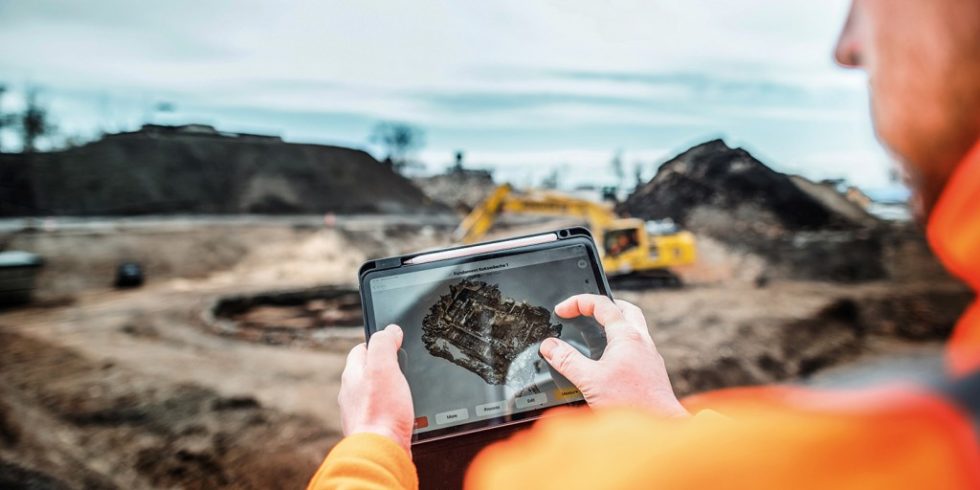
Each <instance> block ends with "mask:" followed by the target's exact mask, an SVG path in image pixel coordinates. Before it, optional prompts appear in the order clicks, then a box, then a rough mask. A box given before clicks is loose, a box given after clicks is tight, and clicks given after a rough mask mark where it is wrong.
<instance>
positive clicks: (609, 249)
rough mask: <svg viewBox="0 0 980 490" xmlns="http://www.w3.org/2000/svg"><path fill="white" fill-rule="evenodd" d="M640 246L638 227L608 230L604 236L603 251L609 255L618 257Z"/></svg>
mask: <svg viewBox="0 0 980 490" xmlns="http://www.w3.org/2000/svg"><path fill="white" fill-rule="evenodd" d="M639 246H640V231H639V230H637V229H636V228H624V229H620V230H607V231H606V232H605V234H604V236H603V237H602V251H603V252H604V253H605V254H606V256H607V257H618V256H620V255H622V254H624V253H626V252H629V251H630V250H634V249H636V248H637V247H639Z"/></svg>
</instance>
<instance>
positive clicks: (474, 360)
mask: <svg viewBox="0 0 980 490" xmlns="http://www.w3.org/2000/svg"><path fill="white" fill-rule="evenodd" d="M360 286H361V299H362V305H363V308H364V318H365V329H366V334H367V336H368V338H370V336H371V334H373V333H374V332H376V331H378V330H379V329H383V328H384V327H385V326H387V325H388V324H392V323H394V324H397V325H399V326H401V327H402V330H403V331H404V333H405V335H404V340H403V342H402V349H401V350H400V351H399V365H400V366H401V368H402V371H403V372H404V373H405V377H406V378H407V379H408V384H409V387H410V389H411V392H412V400H413V402H414V405H415V417H416V418H415V427H414V430H413V434H412V441H413V444H417V443H422V442H426V441H431V440H436V439H443V438H447V437H454V436H459V435H462V434H467V433H471V432H475V431H481V430H488V429H493V428H496V427H500V426H503V425H509V424H515V423H521V422H527V421H530V420H533V419H535V418H537V417H539V416H540V415H541V414H542V413H543V412H544V410H546V409H548V408H552V407H556V406H560V405H572V404H580V403H583V398H582V394H581V393H579V391H578V390H577V389H576V388H575V386H574V385H572V383H571V382H569V381H568V380H567V379H565V378H564V377H563V376H561V375H560V374H559V373H558V372H557V371H555V370H554V369H552V368H551V366H550V365H549V364H548V362H547V361H545V360H544V359H543V358H541V356H540V354H539V351H538V349H539V347H540V345H541V341H542V340H544V339H546V338H548V337H559V338H561V339H562V340H564V341H566V342H568V343H569V344H571V345H572V346H574V347H575V348H576V349H578V350H579V351H580V352H582V353H583V354H585V355H586V356H588V357H590V358H593V359H598V358H599V357H600V356H601V355H602V351H603V350H604V349H605V346H606V339H605V335H604V333H603V330H602V328H601V327H600V326H599V325H598V324H597V323H596V322H595V320H593V319H592V318H588V317H580V318H575V319H571V320H568V319H563V318H559V317H558V316H557V315H555V313H554V307H555V305H557V304H558V303H559V302H561V301H562V300H564V299H566V298H568V297H569V296H572V295H575V294H583V293H591V294H603V295H609V285H608V282H607V281H606V277H605V274H604V273H603V270H602V265H601V262H600V260H599V255H598V253H597V251H596V247H595V243H594V242H593V241H592V237H591V235H590V234H589V232H588V231H587V230H586V229H584V228H569V229H563V230H558V231H555V232H553V233H545V234H541V235H533V236H525V237H520V238H515V239H510V240H501V241H496V242H489V243H483V244H478V245H472V246H467V247H459V248H453V249H448V250H441V251H437V252H428V253H420V254H413V255H406V256H402V257H391V258H387V259H380V260H374V261H369V262H367V263H366V264H364V266H362V268H361V272H360ZM369 342H370V340H369Z"/></svg>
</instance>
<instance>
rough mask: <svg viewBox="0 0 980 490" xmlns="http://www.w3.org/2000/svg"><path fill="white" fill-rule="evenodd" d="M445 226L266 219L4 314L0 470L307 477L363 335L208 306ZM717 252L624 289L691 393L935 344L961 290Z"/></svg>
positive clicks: (385, 250) (297, 481) (307, 278)
mask: <svg viewBox="0 0 980 490" xmlns="http://www.w3.org/2000/svg"><path fill="white" fill-rule="evenodd" d="M236 236H237V237H238V238H239V239H240V237H242V236H252V235H249V234H248V233H238V234H237V235H236ZM444 236H445V235H444V233H442V232H440V231H439V230H438V229H436V230H433V229H429V230H428V231H425V227H419V226H415V227H406V228H398V227H385V228H380V227H374V226H371V225H369V224H367V225H362V226H354V225H352V226H348V227H342V228H341V229H338V230H326V231H315V230H309V229H297V228H295V227H287V228H286V231H282V230H280V231H269V230H267V229H263V230H262V231H261V233H260V234H258V235H255V236H254V238H249V239H248V240H246V241H245V243H246V244H247V245H248V247H249V249H248V250H247V251H244V252H242V253H241V254H240V255H241V257H238V258H237V259H236V260H235V261H234V263H233V264H228V263H226V261H225V259H222V260H221V261H220V262H221V264H220V265H221V267H220V269H221V270H218V268H215V270H213V271H211V272H210V273H208V272H207V271H206V267H204V266H202V269H201V270H196V271H195V274H194V275H193V276H194V277H195V278H194V279H187V278H182V277H179V276H180V274H176V273H175V274H174V276H175V277H170V278H165V279H159V280H152V278H151V283H150V284H149V285H148V286H147V287H145V288H143V289H139V290H134V291H125V292H118V291H110V290H106V289H88V290H86V291H85V292H81V293H75V294H73V295H72V297H71V300H70V301H65V302H61V303H58V304H53V305H49V306H48V307H34V308H26V309H20V310H15V311H8V312H6V313H0V475H3V476H0V486H4V484H5V483H9V482H10V481H13V482H17V483H18V484H20V485H24V484H25V482H32V484H33V485H34V487H33V488H117V487H126V488H151V487H154V488H159V487H179V488H220V487H228V488H233V487H234V488H242V487H246V488H251V487H265V488H287V487H288V488H295V487H298V486H302V485H303V484H304V483H305V481H306V479H307V478H309V476H310V475H311V474H312V471H313V469H314V468H315V466H316V464H317V463H318V462H319V460H320V458H322V456H323V455H324V454H325V453H326V451H327V450H328V449H329V448H330V447H331V446H332V445H333V444H334V443H335V442H336V441H337V440H338V438H339V432H340V428H339V420H338V411H337V407H336V395H337V391H338V389H339V380H340V373H341V371H342V368H343V363H344V360H345V356H346V352H347V351H348V350H349V349H350V348H351V347H352V346H353V345H354V344H356V343H357V342H359V341H360V338H359V336H358V335H356V334H355V335H348V336H338V337H336V338H332V340H330V341H329V342H328V343H326V344H325V345H320V346H319V347H318V348H316V349H312V348H303V347H295V346H294V347H284V346H272V345H264V344H261V343H253V342H245V341H242V340H239V339H236V338H230V337H222V336H217V335H214V334H213V332H212V330H211V329H210V328H208V325H207V324H206V323H205V321H204V320H203V319H202V314H203V312H204V311H205V310H206V309H208V308H209V307H210V306H211V305H212V304H213V303H214V301H216V300H217V299H218V298H219V297H222V296H223V295H227V294H238V293H241V292H248V291H260V290H266V289H277V288H286V287H298V286H310V285H314V284H329V283H351V282H353V277H354V274H355V271H356V267H357V265H358V263H359V262H360V260H361V259H362V258H366V257H368V256H379V255H390V254H392V253H399V252H404V251H407V250H412V249H423V248H428V247H434V246H438V245H440V244H443V243H445V238H444ZM105 238H106V239H109V238H111V237H105ZM207 240H217V238H215V234H214V233H210V234H208V235H207ZM219 245H220V243H219ZM215 246H217V245H215ZM712 246H715V247H717V245H712ZM81 258H84V257H81ZM63 260H67V259H63ZM738 260H742V259H741V258H740V259H738ZM710 263H712V264H718V267H719V268H725V267H727V269H725V271H724V274H721V276H720V277H722V279H719V280H714V281H703V282H700V283H698V282H697V281H695V284H693V285H692V286H691V287H688V288H686V289H683V290H678V291H650V292H628V293H623V294H621V295H617V296H619V297H622V298H624V299H627V300H629V301H632V302H635V303H636V304H638V305H640V306H641V307H642V308H643V309H644V311H645V312H646V314H647V317H648V319H649V321H650V329H651V332H652V334H653V336H654V339H655V340H656V341H657V343H658V345H659V347H660V349H661V351H662V353H663V355H664V357H665V359H666V361H667V365H668V367H669V368H670V371H671V376H672V379H673V382H674V384H675V387H676V388H677V390H678V391H679V392H681V393H684V394H686V393H693V392H697V391H702V390H706V389H711V388H717V387H722V386H732V385H741V384H755V383H764V382H772V381H791V380H805V379H808V378H812V377H814V376H820V375H821V373H827V372H835V371H843V372H846V369H847V367H848V366H853V365H855V364H859V363H863V362H870V361H873V360H875V359H878V358H881V357H885V356H893V355H895V354H896V353H897V354H899V355H903V356H931V355H934V354H935V353H937V352H938V350H939V346H940V345H941V342H942V339H944V338H945V336H946V335H948V332H949V331H950V329H951V327H952V325H953V323H954V321H955V318H956V316H958V314H959V312H960V311H962V308H963V307H964V306H965V304H966V303H967V302H968V301H969V300H970V298H971V295H970V294H969V293H968V292H967V291H966V290H965V289H964V288H963V287H962V286H960V285H958V284H956V283H954V282H952V281H949V280H939V279H936V278H934V277H930V278H928V280H926V279H922V278H918V279H917V278H916V277H911V278H908V280H903V281H902V282H900V283H899V282H895V281H890V282H876V283H867V284H860V285H840V284H832V283H819V282H773V283H771V284H768V285H767V286H766V287H765V288H757V287H755V286H754V285H752V283H751V282H749V281H745V280H740V279H739V277H738V275H737V274H733V273H732V270H735V271H736V272H737V270H739V269H740V267H739V264H742V263H743V262H738V261H735V262H733V261H731V260H729V259H727V258H726V257H725V256H724V254H722V253H720V252H717V253H715V252H713V255H712V256H711V261H710ZM733 264H734V265H733ZM702 272H704V271H702ZM709 272H710V271H709ZM716 276H717V274H716ZM703 277H714V276H711V274H705V275H704V276H703ZM4 478H7V479H8V480H9V481H5V480H4ZM45 485H47V486H45Z"/></svg>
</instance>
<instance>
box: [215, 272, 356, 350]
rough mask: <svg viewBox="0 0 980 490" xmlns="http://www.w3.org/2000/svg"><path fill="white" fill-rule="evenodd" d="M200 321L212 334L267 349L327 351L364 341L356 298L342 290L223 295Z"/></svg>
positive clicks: (350, 290) (353, 292) (326, 288)
mask: <svg viewBox="0 0 980 490" xmlns="http://www.w3.org/2000/svg"><path fill="white" fill-rule="evenodd" d="M204 319H205V322H206V323H207V324H208V325H210V327H211V329H212V331H213V332H214V333H216V334H218V335H221V336H226V337H233V338H237V339H240V340H244V341H248V342H256V343H263V344H269V345H289V346H291V345H300V346H310V347H329V346H333V345H335V344H336V342H337V341H338V340H345V339H347V340H358V339H362V338H363V336H364V330H363V326H364V319H363V317H362V314H361V297H360V294H359V293H358V291H357V289H354V288H349V287H343V286H318V287H314V288H309V289H299V290H287V291H268V292H262V293H258V294H249V295H234V296H225V297H222V298H219V299H218V300H217V301H215V303H214V304H213V305H212V306H211V308H209V309H208V311H206V312H205V315H204Z"/></svg>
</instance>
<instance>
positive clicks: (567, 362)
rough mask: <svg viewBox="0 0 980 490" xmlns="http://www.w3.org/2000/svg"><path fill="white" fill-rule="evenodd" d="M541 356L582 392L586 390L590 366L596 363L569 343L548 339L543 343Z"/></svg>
mask: <svg viewBox="0 0 980 490" xmlns="http://www.w3.org/2000/svg"><path fill="white" fill-rule="evenodd" d="M541 356H542V357H544V360H546V361H548V364H551V367H553V368H555V370H556V371H558V372H559V373H561V374H562V376H565V377H566V378H568V380H569V381H571V382H572V384H574V385H575V387H576V388H578V389H579V390H580V391H581V390H583V389H585V387H584V386H582V385H583V383H586V382H587V380H586V375H587V374H588V372H589V368H590V367H591V366H590V365H591V364H592V363H593V362H595V361H593V360H592V359H589V358H588V357H585V356H583V355H582V353H581V352H579V351H578V350H577V349H575V348H574V347H572V346H571V345H569V344H568V343H567V342H565V341H562V340H558V339H556V338H554V337H548V338H547V339H544V342H541Z"/></svg>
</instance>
